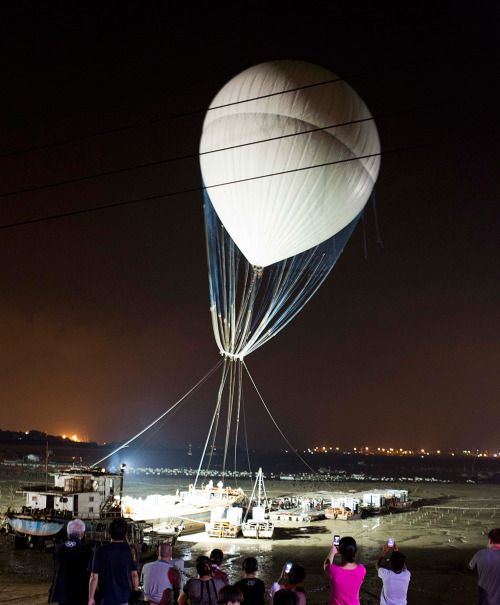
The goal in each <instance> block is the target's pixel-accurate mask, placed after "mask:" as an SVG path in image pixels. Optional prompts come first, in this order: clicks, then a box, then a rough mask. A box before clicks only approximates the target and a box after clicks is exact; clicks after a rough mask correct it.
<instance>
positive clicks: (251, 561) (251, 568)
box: [242, 557, 259, 574]
mask: <svg viewBox="0 0 500 605" xmlns="http://www.w3.org/2000/svg"><path fill="white" fill-rule="evenodd" d="M242 569H243V571H244V572H245V573H247V574H252V573H255V572H256V571H257V569H259V566H258V565H257V559H256V558H255V557H247V558H246V559H245V560H244V561H243V566H242Z"/></svg>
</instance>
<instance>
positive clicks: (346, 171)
mask: <svg viewBox="0 0 500 605" xmlns="http://www.w3.org/2000/svg"><path fill="white" fill-rule="evenodd" d="M379 154H380V143H379V138H378V134H377V129H376V126H375V123H374V121H373V119H372V117H371V114H370V112H369V111H368V109H367V107H366V105H365V104H364V103H363V101H362V100H361V98H360V97H359V96H358V94H357V93H356V92H355V91H354V90H353V89H352V88H351V87H350V86H349V85H348V84H347V83H346V82H344V81H343V80H341V79H339V78H338V77H337V76H335V75H334V74H332V73H331V72H330V71H328V70H326V69H324V68H322V67H318V66H316V65H312V64H310V63H305V62H301V61H273V62H270V63H262V64H260V65H256V66H254V67H251V68H250V69H247V70H245V71H243V72H242V73H240V74H239V75H237V76H236V77H234V78H233V79H232V80H231V81H229V82H228V83H227V84H226V85H225V86H224V87H223V88H222V89H221V90H220V91H219V93H218V94H217V95H216V97H215V98H214V100H213V101H212V103H211V105H210V109H209V110H208V112H207V115H206V118H205V122H204V125H203V133H202V138H201V143H200V162H201V170H202V176H203V181H204V185H205V187H206V188H207V193H208V195H209V197H210V200H211V202H212V204H213V206H214V208H215V211H216V212H217V215H218V216H219V218H220V220H221V222H222V223H223V225H224V227H225V228H226V229H227V231H228V233H229V234H230V236H231V237H232V239H233V240H234V242H235V243H236V245H237V246H238V247H239V249H240V250H241V251H242V253H243V254H244V256H245V257H246V258H247V260H248V261H249V262H250V263H251V264H252V265H254V266H257V267H266V266H268V265H271V264H273V263H276V262H278V261H281V260H283V259H286V258H289V257H292V256H295V255H297V254H299V253H301V252H304V251H306V250H309V249H310V248H313V247H314V246H317V245H318V244H320V243H321V242H324V241H325V240H327V239H329V238H331V237H332V236H333V235H335V234H336V233H338V232H339V231H341V230H342V229H343V228H344V227H346V226H347V225H348V224H349V223H351V221H353V219H355V218H356V217H357V216H358V215H359V213H360V212H361V210H362V209H363V207H364V206H365V204H366V202H367V201H368V199H369V197H370V194H371V192H372V189H373V186H374V184H375V181H376V179H377V175H378V171H379V167H380V155H379Z"/></svg>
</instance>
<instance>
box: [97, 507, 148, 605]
mask: <svg viewBox="0 0 500 605" xmlns="http://www.w3.org/2000/svg"><path fill="white" fill-rule="evenodd" d="M127 530H128V527H127V522H126V521H125V519H123V518H121V517H120V518H118V519H115V520H114V521H112V523H111V524H110V526H109V533H110V535H111V542H109V543H108V544H104V545H103V546H99V547H98V548H97V549H96V550H95V552H94V558H93V560H92V563H91V566H90V571H91V572H92V575H91V576H90V584H89V602H88V605H95V604H96V600H95V593H96V589H97V588H99V599H100V601H99V603H100V605H128V602H129V599H130V595H131V593H132V590H137V588H138V586H139V576H138V574H137V570H138V569H139V561H138V558H137V554H136V551H134V553H135V556H134V554H133V553H132V549H131V547H130V546H129V545H128V544H127V542H126V540H125V538H126V536H127Z"/></svg>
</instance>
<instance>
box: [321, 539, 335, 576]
mask: <svg viewBox="0 0 500 605" xmlns="http://www.w3.org/2000/svg"><path fill="white" fill-rule="evenodd" d="M338 552H339V550H338V548H337V547H336V546H335V544H332V547H331V549H330V552H329V553H328V556H327V557H326V559H325V560H324V562H323V569H324V570H325V571H326V570H327V569H328V567H329V566H330V565H331V564H332V563H333V558H334V557H335V555H336V554H337V553H338Z"/></svg>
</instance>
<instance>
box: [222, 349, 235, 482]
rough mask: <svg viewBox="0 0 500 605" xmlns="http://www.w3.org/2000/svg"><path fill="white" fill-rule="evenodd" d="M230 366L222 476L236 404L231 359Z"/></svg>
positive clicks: (233, 366) (233, 371)
mask: <svg viewBox="0 0 500 605" xmlns="http://www.w3.org/2000/svg"><path fill="white" fill-rule="evenodd" d="M229 367H230V369H231V372H230V377H229V393H228V403H227V421H226V440H225V442H224V459H223V462H222V478H223V479H224V476H225V474H226V459H227V450H228V449H229V438H230V436H231V425H232V419H233V405H234V387H235V384H236V376H235V367H236V366H235V364H234V362H233V361H232V360H230V361H229Z"/></svg>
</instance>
